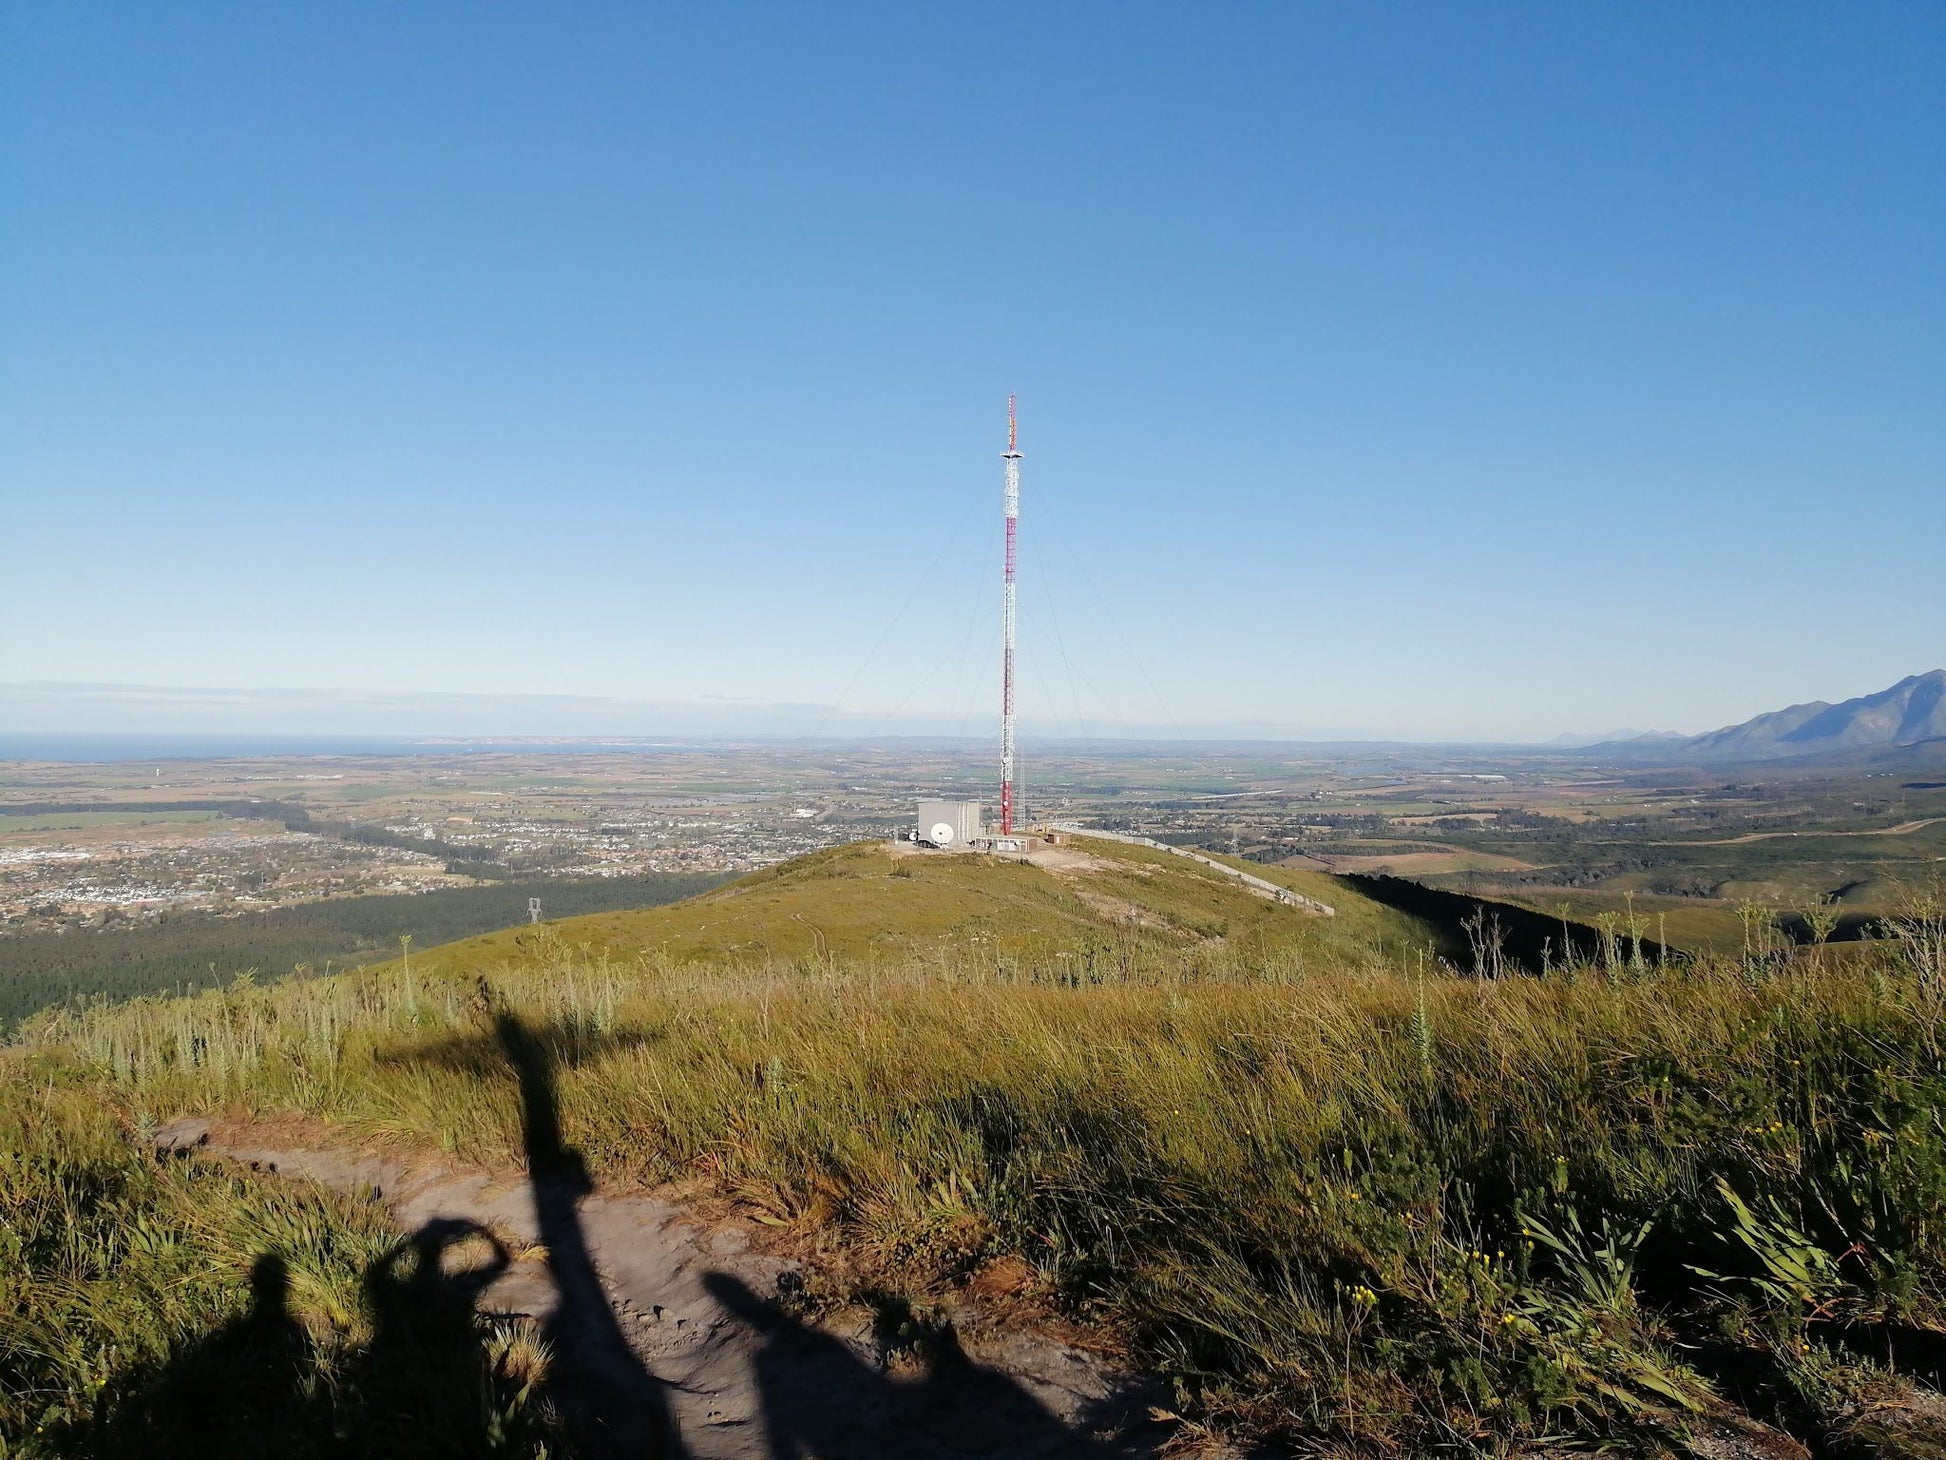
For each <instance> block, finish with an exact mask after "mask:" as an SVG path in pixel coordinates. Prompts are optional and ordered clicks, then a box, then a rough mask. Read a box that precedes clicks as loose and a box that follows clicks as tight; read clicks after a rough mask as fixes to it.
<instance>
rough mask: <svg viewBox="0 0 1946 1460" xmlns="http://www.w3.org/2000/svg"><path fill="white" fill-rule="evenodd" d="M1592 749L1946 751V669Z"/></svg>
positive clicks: (1822, 756)
mask: <svg viewBox="0 0 1946 1460" xmlns="http://www.w3.org/2000/svg"><path fill="white" fill-rule="evenodd" d="M1588 753H1590V754H1598V755H1600V756H1602V757H1604V758H1606V759H1614V760H1642V761H1655V762H1658V763H1660V762H1670V761H1709V762H1712V763H1719V764H1720V763H1735V762H1749V761H1770V760H1830V761H1877V760H1895V761H1897V760H1931V759H1934V758H1935V757H1937V758H1941V759H1946V669H1935V670H1933V671H1931V672H1930V673H1928V674H1914V675H1909V676H1907V677H1906V678H1904V679H1902V680H1900V681H1899V682H1898V683H1897V684H1895V685H1893V686H1892V687H1891V688H1890V689H1882V690H1880V691H1879V692H1878V693H1877V694H1869V695H1860V696H1859V697H1858V698H1857V699H1854V700H1845V701H1844V702H1843V703H1841V704H1836V705H1833V704H1827V703H1826V702H1825V701H1823V700H1813V701H1812V702H1811V703H1809V704H1805V705H1792V706H1791V707H1790V708H1789V709H1784V710H1773V711H1771V712H1770V713H1769V714H1767V715H1759V716H1757V717H1756V718H1755V719H1754V720H1745V721H1744V722H1743V723H1742V724H1741V725H1729V726H1725V727H1724V728H1723V729H1721V730H1712V731H1710V732H1709V733H1708V734H1706V735H1691V736H1688V737H1686V738H1676V739H1668V738H1663V737H1653V738H1649V737H1645V738H1643V739H1632V740H1611V741H1609V742H1607V743H1605V744H1602V745H1594V746H1590V747H1588Z"/></svg>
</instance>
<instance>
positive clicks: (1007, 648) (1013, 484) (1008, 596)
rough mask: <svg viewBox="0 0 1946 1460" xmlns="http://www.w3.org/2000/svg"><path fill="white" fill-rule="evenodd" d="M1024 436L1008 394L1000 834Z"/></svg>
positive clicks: (1007, 768)
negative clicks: (1021, 441) (1015, 548)
mask: <svg viewBox="0 0 1946 1460" xmlns="http://www.w3.org/2000/svg"><path fill="white" fill-rule="evenodd" d="M1019 441H1020V436H1019V430H1018V428H1017V425H1016V423H1015V420H1014V398H1013V397H1012V396H1011V395H1010V396H1008V397H1007V449H1006V450H1005V451H1004V452H1003V453H1001V457H1000V459H1001V460H1002V461H1004V462H1005V463H1006V464H1007V486H1006V496H1005V503H1006V513H1007V561H1006V569H1005V577H1004V585H1003V588H1002V592H1001V600H1000V635H1001V639H1002V641H1003V644H1004V648H1003V650H1002V653H1001V670H1000V835H1002V836H1012V835H1013V830H1014V535H1015V532H1016V531H1017V529H1018V527H1019V524H1020V445H1019Z"/></svg>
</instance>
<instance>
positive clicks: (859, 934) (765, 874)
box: [413, 838, 1441, 972]
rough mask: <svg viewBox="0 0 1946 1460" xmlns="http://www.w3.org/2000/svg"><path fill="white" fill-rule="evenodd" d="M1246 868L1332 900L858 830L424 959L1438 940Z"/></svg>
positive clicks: (1424, 927) (1245, 950) (433, 966)
mask: <svg viewBox="0 0 1946 1460" xmlns="http://www.w3.org/2000/svg"><path fill="white" fill-rule="evenodd" d="M1238 866H1239V867H1243V866H1249V870H1250V871H1251V872H1252V873H1253V874H1255V875H1258V876H1261V877H1263V878H1265V879H1266V880H1270V881H1274V882H1277V883H1278V884H1280V885H1282V886H1285V887H1287V888H1289V889H1290V890H1292V891H1293V892H1296V893H1299V894H1301V895H1303V896H1305V897H1308V898H1312V899H1315V900H1317V901H1321V902H1324V903H1326V904H1329V905H1330V906H1332V907H1333V908H1335V909H1336V913H1337V915H1336V916H1335V917H1329V918H1325V917H1318V916H1315V915H1313V914H1312V913H1309V912H1307V911H1305V910H1303V909H1301V908H1293V907H1289V906H1285V905H1281V904H1279V903H1277V902H1275V901H1272V900H1271V899H1269V898H1267V897H1264V896H1260V895H1258V894H1257V893H1254V892H1252V891H1251V890H1249V889H1248V888H1246V887H1243V886H1241V885H1240V884H1238V883H1236V882H1233V881H1231V880H1229V879H1228V878H1226V877H1224V876H1223V875H1221V874H1220V873H1218V872H1216V871H1214V870H1212V869H1210V868H1208V867H1205V866H1202V865H1199V864H1197V863H1195V862H1192V861H1189V860H1187V859H1185V858H1181V857H1173V856H1170V855H1169V854H1167V853H1166V852H1161V851H1158V850H1154V849H1152V848H1147V847H1139V846H1130V845H1126V844H1122V843H1114V842H1107V841H1099V840H1094V839H1089V838H1076V839H1075V840H1073V841H1072V842H1071V843H1070V844H1069V845H1067V846H1064V847H1059V848H1050V849H1048V850H1047V851H1045V852H1042V853H1039V854H1037V856H1036V858H1035V860H1034V861H1032V862H1026V861H1021V860H1016V859H1011V858H1002V857H988V856H977V855H968V854H963V853H938V852H927V851H916V850H913V849H910V848H907V847H904V846H901V845H897V844H886V843H880V842H856V843H852V844H850V845H847V846H842V847H836V848H833V849H831V850H829V851H824V852H816V853H812V854H811V855H809V856H803V857H797V858H793V859H792V860H791V861H788V862H783V863H780V864H779V865H777V866H775V867H771V868H767V869H765V870H764V871H762V872H757V873H754V874H752V875H750V876H748V877H744V878H741V879H739V880H737V881H735V882H732V883H729V884H728V885H726V886H724V887H721V888H718V889H716V890H715V891H712V892H709V893H706V894H704V895H703V896H701V897H694V898H690V899H688V900H687V901H684V902H679V903H674V904H671V905H668V906H663V907H650V908H642V909H638V910H634V911H628V912H607V913H595V914H590V915H588V916H585V917H575V918H563V919H560V920H557V921H553V922H549V923H547V924H545V925H543V926H541V927H539V928H510V929H507V930H504V931H501V932H497V933H488V934H485V935H483V936H480V937H476V938H467V939H464V940H461V941H459V942H455V943H449V944H446V945H444V946H442V947H438V948H433V949H429V950H427V951H426V952H425V953H423V954H420V953H414V954H413V963H414V964H415V965H418V966H423V967H425V968H427V969H429V970H434V971H438V972H453V971H467V970H476V969H477V970H486V969H490V968H493V967H495V966H498V965H501V964H505V963H514V964H520V963H531V962H533V961H535V960H537V959H544V958H551V957H554V956H556V955H557V954H558V953H559V951H560V950H561V949H563V948H568V949H572V950H573V951H574V952H576V953H577V954H579V955H581V956H583V957H593V958H600V957H603V956H606V957H607V958H609V959H611V960H613V961H615V962H616V963H618V964H621V965H623V966H627V965H631V964H632V965H643V966H649V967H656V968H666V967H677V966H682V965H693V964H703V963H708V964H711V965H721V964H723V963H725V962H741V963H744V964H748V965H763V964H787V963H791V962H795V961H801V960H812V961H816V962H826V963H828V962H831V961H834V960H835V961H839V962H844V963H856V962H858V961H860V960H878V961H881V962H884V963H888V964H889V963H893V962H899V963H910V962H912V961H914V960H917V961H920V962H923V963H925V964H926V965H928V966H929V967H940V966H942V965H947V964H951V963H953V962H955V961H956V960H971V961H973V962H975V963H984V964H991V963H992V962H993V961H994V960H995V959H1001V960H1007V961H1010V962H1016V963H1020V962H1046V961H1049V960H1054V961H1059V960H1061V959H1063V958H1067V959H1070V960H1073V961H1074V962H1075V964H1076V967H1077V969H1081V968H1086V967H1090V966H1093V964H1094V963H1096V962H1098V961H1099V960H1101V959H1104V958H1108V957H1120V956H1124V955H1135V954H1142V955H1171V956H1176V957H1187V958H1191V959H1195V958H1198V957H1210V956H1218V957H1225V958H1249V959H1253V960H1254V959H1263V958H1266V957H1270V958H1282V959H1295V960H1298V961H1300V962H1303V961H1307V960H1317V961H1319V962H1320V963H1321V964H1329V965H1331V966H1338V965H1342V964H1344V963H1346V962H1362V961H1367V960H1370V959H1373V958H1379V957H1385V956H1389V955H1396V954H1398V953H1400V952H1402V951H1403V950H1405V949H1409V948H1410V949H1418V948H1423V947H1425V946H1427V945H1428V944H1429V943H1430V944H1438V943H1439V942H1440V941H1441V935H1440V933H1439V931H1438V929H1437V928H1436V927H1435V926H1434V925H1433V924H1432V923H1430V922H1427V921H1425V920H1423V919H1420V918H1417V917H1414V916H1411V915H1409V914H1407V913H1403V912H1398V911H1395V910H1394V909H1392V908H1389V907H1386V906H1384V905H1383V904H1381V903H1379V902H1376V901H1374V900H1372V899H1371V898H1369V897H1366V896H1364V895H1363V894H1361V893H1359V892H1357V891H1355V890H1354V889H1353V888H1352V887H1351V886H1350V885H1349V884H1346V883H1343V882H1341V881H1339V880H1338V879H1335V878H1333V877H1330V876H1328V875H1325V874H1322V873H1317V872H1306V871H1299V870H1293V869H1290V868H1284V867H1259V866H1255V865H1252V864H1244V863H1239V864H1238Z"/></svg>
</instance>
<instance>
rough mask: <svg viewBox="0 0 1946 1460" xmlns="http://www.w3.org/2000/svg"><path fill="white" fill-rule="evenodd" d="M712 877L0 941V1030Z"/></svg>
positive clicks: (670, 891)
mask: <svg viewBox="0 0 1946 1460" xmlns="http://www.w3.org/2000/svg"><path fill="white" fill-rule="evenodd" d="M722 881H723V878H721V877H719V876H716V875H713V874H709V873H665V874H661V875H655V876H649V877H560V878H548V879H544V880H539V881H531V882H503V883H495V884H492V885H490V886H486V887H445V888H440V889H438V890H437V891H433V892H422V893H415V894H411V895H405V896H401V895H397V894H391V895H373V896H367V897H334V898H327V899H324V900H321V901H318V902H310V903H304V904H301V905H299V906H297V907H285V908H275V909H271V910H269V911H265V912H255V913H246V914H243V915H241V916H237V917H222V918H218V917H212V916H210V915H209V914H207V913H199V912H172V913H163V914H162V915H161V916H159V917H157V918H156V919H154V920H153V921H146V920H145V921H141V922H135V921H134V920H129V921H127V922H124V923H120V924H113V925H110V926H108V927H105V928H99V929H84V930H78V931H73V932H65V933H19V934H13V935H10V936H8V937H5V938H0V970H4V972H0V1029H5V1028H6V1027H7V1026H9V1025H10V1024H12V1023H13V1022H15V1021H17V1020H19V1019H22V1018H24V1017H26V1016H27V1015H29V1014H32V1013H33V1012H35V1011H36V1010H38V1009H43V1008H46V1007H48V1006H49V1005H52V1004H59V1003H64V1002H66V1001H68V1000H71V999H76V998H88V999H100V998H108V999H126V998H134V997H137V996H139V995H142V994H152V993H161V992H175V991H178V990H181V989H184V988H186V987H188V986H191V985H194V986H196V987H200V988H208V987H210V986H212V985H214V984H223V983H228V982H229V981H230V980H232V979H234V978H235V977H237V976H238V975H239V974H243V973H250V974H252V975H254V976H256V977H257V978H259V979H263V978H274V977H277V976H279V975H282V974H287V973H290V972H292V971H293V970H294V969H298V968H300V967H301V968H302V969H303V970H304V971H305V972H307V973H308V972H310V971H312V970H316V971H320V972H322V971H325V970H327V969H328V968H329V966H330V965H331V964H333V963H336V964H337V966H339V967H340V968H343V967H346V966H348V965H354V964H358V963H367V962H372V961H375V960H383V959H385V958H389V957H391V956H393V955H395V954H396V953H397V952H398V948H399V939H401V938H403V937H408V936H409V937H411V938H413V939H414V940H416V941H417V942H418V943H419V945H420V946H422V947H430V946H432V945H434V944H437V943H443V942H448V941H450V940H452V939H454V938H463V937H466V936H467V935H469V934H472V933H476V932H480V931H483V930H486V929H491V928H502V927H507V926H509V925H512V924H516V923H525V921H526V917H527V899H528V898H529V897H538V898H540V899H541V906H542V911H543V912H546V913H548V914H549V915H551V916H559V915H573V914H582V913H587V912H591V911H595V910H597V909H603V908H615V907H645V906H653V905H656V904H659V903H667V902H674V901H676V900H677V899H679V898H684V897H690V896H693V895H695V894H696V893H697V892H700V891H704V890H706V889H708V888H711V887H714V886H716V885H717V884H719V883H720V882H722Z"/></svg>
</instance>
